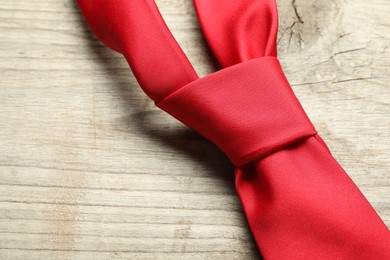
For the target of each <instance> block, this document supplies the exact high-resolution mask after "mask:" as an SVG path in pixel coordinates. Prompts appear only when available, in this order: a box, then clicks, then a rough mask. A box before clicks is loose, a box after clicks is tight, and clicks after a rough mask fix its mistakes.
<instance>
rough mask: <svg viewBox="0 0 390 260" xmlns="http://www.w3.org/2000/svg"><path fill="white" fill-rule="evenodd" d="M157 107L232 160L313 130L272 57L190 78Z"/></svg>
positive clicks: (250, 158)
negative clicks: (197, 133)
mask: <svg viewBox="0 0 390 260" xmlns="http://www.w3.org/2000/svg"><path fill="white" fill-rule="evenodd" d="M157 106H158V107H160V108H161V109H163V110H165V111H166V112H168V113H169V114H171V115H172V116H174V117H176V118H177V119H178V120H180V121H181V122H183V123H184V124H186V125H188V126H189V127H191V128H192V129H194V130H196V131H197V132H199V133H200V134H202V135H203V136H205V137H206V138H208V139H209V140H210V141H211V142H213V143H214V144H216V145H217V146H218V147H219V148H220V149H221V150H222V151H224V152H225V154H226V155H227V156H228V157H229V159H230V160H231V161H232V162H233V163H234V164H235V165H243V164H245V163H248V162H250V161H253V160H255V159H258V158H261V157H264V156H266V155H268V154H270V153H273V152H275V151H277V150H278V149H281V148H283V147H285V146H287V145H289V144H292V143H294V142H296V141H299V140H302V139H304V138H307V137H309V136H312V135H315V134H316V131H315V129H314V127H313V125H312V124H311V123H310V121H309V119H308V118H307V116H306V114H305V112H304V110H303V109H302V107H301V105H300V103H299V102H298V100H297V98H296V97H295V95H294V93H293V91H292V89H291V87H290V85H289V83H288V81H287V79H286V78H285V76H284V73H283V71H282V69H281V67H280V63H279V61H278V60H277V58H275V57H271V56H267V57H262V58H257V59H253V60H250V61H247V62H243V63H240V64H237V65H234V66H231V67H228V68H226V69H223V70H220V71H218V72H215V73H213V74H211V75H208V76H206V77H204V78H201V79H199V80H196V81H193V82H191V83H189V84H187V85H185V86H184V87H182V88H180V89H179V90H177V91H175V92H173V93H171V94H170V95H169V96H168V97H166V98H164V99H163V100H161V101H160V102H157Z"/></svg>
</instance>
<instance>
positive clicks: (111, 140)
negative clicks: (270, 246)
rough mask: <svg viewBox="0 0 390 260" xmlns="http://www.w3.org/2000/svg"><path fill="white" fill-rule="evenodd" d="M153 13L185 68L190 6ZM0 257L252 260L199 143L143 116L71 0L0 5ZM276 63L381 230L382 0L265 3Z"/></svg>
mask: <svg viewBox="0 0 390 260" xmlns="http://www.w3.org/2000/svg"><path fill="white" fill-rule="evenodd" d="M157 4H158V6H159V8H160V10H161V12H162V14H163V16H164V18H165V20H166V22H167V24H168V26H169V27H170V29H171V30H172V32H173V34H174V36H175V37H176V39H177V40H178V42H179V44H180V45H181V46H182V48H183V49H184V51H185V53H186V54H187V55H188V57H189V58H190V60H191V62H192V63H193V65H194V67H195V69H196V70H197V72H198V73H199V74H200V75H201V76H204V75H207V74H209V73H211V72H213V71H215V70H217V69H218V66H217V64H216V61H215V60H214V59H213V58H212V56H211V53H210V51H209V49H208V48H207V46H206V44H205V42H204V39H203V38H202V35H201V32H200V29H199V25H198V23H197V20H196V16H195V13H194V11H193V6H192V3H191V1H188V0H159V1H157ZM0 6H1V7H0V73H1V74H0V106H1V113H0V219H1V220H0V259H111V258H112V259H258V258H259V253H258V252H257V249H256V247H255V244H254V242H253V239H252V238H251V235H250V232H249V229H248V227H247V224H246V221H245V218H244V216H243V213H242V211H241V206H240V204H239V201H238V198H237V197H236V193H235V190H234V178H233V172H232V166H231V165H230V163H229V162H228V160H227V159H226V158H225V156H224V155H223V154H222V153H221V152H219V151H218V150H217V149H216V148H215V147H214V146H213V145H211V144H209V143H208V142H207V141H205V140H204V139H203V138H202V137H200V136H199V135H197V134H195V133H194V132H192V131H191V130H189V129H187V128H186V127H184V126H183V125H181V124H180V123H178V122H176V121H175V120H174V119H172V118H170V117H169V116H167V115H165V114H164V113H163V112H161V111H159V110H158V109H157V108H155V107H154V105H153V104H152V102H151V101H150V100H149V99H148V98H146V97H145V95H144V94H143V93H142V91H141V90H140V88H139V86H138V85H137V83H136V81H135V79H134V77H133V76H132V74H131V72H130V70H129V68H128V65H127V64H126V62H125V61H124V59H123V58H122V57H121V56H120V55H118V54H116V53H114V52H113V51H111V50H109V49H108V48H106V47H104V46H103V45H102V44H101V43H100V42H99V41H97V40H96V38H95V37H94V36H93V35H92V34H91V32H90V31H89V29H88V28H87V26H86V24H85V23H84V21H83V19H82V17H81V16H80V13H79V11H78V8H77V6H76V4H75V3H73V1H65V0H58V1H42V0H29V1H27V0H0ZM278 6H279V13H280V15H279V16H280V18H279V20H280V24H279V36H278V49H279V57H280V60H281V63H282V65H283V68H284V69H285V72H286V75H287V77H288V79H289V80H290V82H291V84H292V86H293V88H294V90H295V92H296V94H297V96H298V97H299V99H300V100H301V102H302V104H303V106H304V108H305V110H306V111H307V113H308V114H309V116H310V118H311V119H312V121H313V122H314V124H315V126H316V128H317V129H318V131H319V133H320V134H321V136H322V137H323V138H324V139H325V141H326V142H327V144H328V145H329V147H330V149H331V151H332V153H333V154H334V156H335V157H336V158H337V160H338V161H339V162H340V164H341V165H342V166H343V167H344V168H345V169H346V171H347V172H348V173H349V175H350V176H351V178H352V179H353V180H354V181H355V182H356V184H357V185H358V186H359V188H360V189H361V190H362V192H363V193H364V194H365V196H366V197H367V199H368V200H369V201H370V202H371V203H372V205H373V206H374V208H375V209H376V210H377V211H378V213H379V215H380V216H381V217H382V218H383V220H384V221H385V222H386V224H387V225H388V226H390V173H389V168H390V167H389V166H390V157H389V155H390V149H389V148H390V137H389V130H390V129H389V128H390V116H389V115H390V105H389V103H390V90H389V87H390V84H389V82H390V76H389V75H390V59H389V58H390V55H389V54H390V21H389V19H388V14H389V12H390V2H389V1H386V0H372V1H369V2H367V3H366V2H364V1H358V0H333V1H314V0H309V1H304V0H293V1H291V0H290V1H287V0H280V1H278Z"/></svg>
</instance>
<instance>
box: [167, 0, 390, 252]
mask: <svg viewBox="0 0 390 260" xmlns="http://www.w3.org/2000/svg"><path fill="white" fill-rule="evenodd" d="M194 3H195V6H196V11H197V14H198V18H199V21H200V23H201V28H202V31H203V33H204V35H205V38H206V39H207V42H208V43H209V45H210V48H211V49H212V51H213V53H214V55H215V56H216V57H217V59H218V60H219V62H220V63H221V64H222V65H223V66H224V67H226V68H225V69H224V70H223V71H229V70H231V68H232V67H229V66H231V65H232V64H237V65H235V66H233V67H245V66H246V64H249V63H251V64H252V65H251V66H250V68H246V69H245V70H247V71H250V70H251V69H254V70H255V68H256V64H257V62H256V61H258V60H263V61H264V60H266V59H270V57H264V56H276V33H277V9H276V4H275V1H274V0H263V1H255V0H243V1H234V0H228V1H223V4H222V3H221V1H219V0H207V1H206V0H194ZM259 57H260V58H259ZM261 57H262V58H261ZM275 59H276V58H275ZM248 60H249V62H248ZM263 63H264V62H263ZM257 68H258V71H257V72H256V73H254V74H255V75H254V76H253V78H251V79H249V77H248V74H247V73H245V72H241V73H234V75H230V76H226V77H225V80H223V79H221V80H220V81H219V82H223V85H225V82H226V81H230V82H234V83H232V85H234V86H231V85H230V84H227V85H229V86H230V87H231V88H226V91H227V92H229V94H227V96H228V97H227V98H226V97H224V95H220V96H221V98H222V99H224V100H228V101H231V100H232V99H231V96H230V95H234V96H235V98H236V97H237V98H240V99H241V98H242V99H243V100H246V101H247V102H224V101H222V100H220V101H217V102H215V103H218V104H224V105H220V106H218V108H216V109H217V110H218V109H219V110H220V112H219V113H220V114H222V115H225V116H226V117H230V115H234V118H235V119H234V121H235V122H238V123H237V124H236V125H233V126H231V127H226V128H224V129H223V130H222V129H218V130H219V131H221V132H223V133H218V134H219V136H223V139H224V140H225V141H221V140H219V139H218V138H215V139H216V141H214V142H215V143H221V145H220V147H221V149H222V150H225V153H227V154H228V155H229V153H233V155H232V156H230V158H231V159H232V161H233V162H235V164H236V188H237V193H238V195H239V197H240V199H241V202H242V205H243V208H244V211H245V214H246V216H247V219H248V222H249V225H250V227H251V231H252V233H253V235H254V237H255V240H256V242H257V245H258V247H259V249H260V251H261V253H262V255H263V256H264V258H265V259H390V232H389V230H388V228H387V227H386V225H385V224H384V223H383V221H382V220H381V219H380V218H379V216H378V215H377V213H376V212H375V210H374V209H373V208H372V206H371V205H370V204H369V203H368V201H367V200H366V199H365V198H364V196H363V195H362V193H361V192H360V191H359V189H358V188H357V187H356V185H355V184H354V183H353V182H352V180H351V179H350V178H349V177H348V175H347V174H346V173H345V172H344V170H343V169H342V168H341V166H340V165H339V164H338V163H337V162H336V160H335V159H334V158H333V157H332V155H331V153H330V151H329V149H328V148H327V146H326V145H325V143H324V142H323V141H322V139H321V138H320V137H319V136H318V135H317V134H316V132H315V130H314V128H313V127H312V126H311V123H310V121H308V119H307V117H306V116H303V115H304V114H305V113H304V112H303V110H302V109H301V107H300V105H298V104H297V99H296V98H295V97H294V94H293V92H292V90H291V87H290V86H289V84H288V83H287V82H286V80H285V79H284V77H283V76H281V74H283V72H282V70H281V69H280V67H279V66H273V65H264V66H259V67H257ZM270 70H271V71H270ZM276 72H277V73H276ZM221 73H222V72H221ZM210 84H214V88H217V89H219V84H220V83H217V82H214V83H210ZM208 88H209V89H212V87H208ZM287 89H288V90H287ZM237 92H239V93H240V94H237ZM270 93H272V94H271V95H269V94H270ZM251 95H253V97H248V96H251ZM253 104H255V105H253ZM226 107H228V108H226ZM171 110H172V111H173V110H175V109H173V108H172V109H171ZM236 113H237V115H236ZM221 117H223V116H221ZM215 118H217V117H215ZM240 118H242V119H241V120H240ZM246 119H248V121H249V122H251V123H249V124H247V121H246ZM258 121H261V123H260V124H259V125H257V126H256V127H254V128H253V126H254V125H253V124H252V123H254V122H258ZM214 124H215V125H219V123H218V122H215V123H214ZM194 125H197V124H194ZM223 125H225V124H223ZM256 130H257V131H256ZM248 131H249V132H251V133H253V132H256V134H253V135H251V134H250V135H248V133H247V132H248ZM209 135H210V134H209ZM255 136H256V137H258V138H256V137H255ZM287 136H289V138H286V137H287ZM241 137H243V138H241ZM247 137H250V138H247ZM295 137H299V138H295ZM231 139H234V141H231ZM282 140H291V142H288V141H284V142H283V141H282ZM231 142H242V143H247V142H248V143H250V145H249V146H250V147H251V150H257V152H254V153H252V154H254V155H255V156H249V157H245V156H242V155H243V154H242V153H241V152H240V151H246V149H244V147H243V146H246V145H243V146H240V145H233V146H232V147H235V148H238V149H237V150H238V151H234V149H232V148H230V147H228V148H226V147H224V145H226V144H228V145H230V143H231ZM254 147H257V149H256V148H254ZM267 147H268V148H269V147H272V149H266V148H267ZM262 151H268V153H267V152H262ZM244 154H245V153H244ZM237 158H241V159H237ZM247 158H248V159H249V160H246V159H247ZM250 160H251V161H250ZM241 163H244V164H241Z"/></svg>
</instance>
